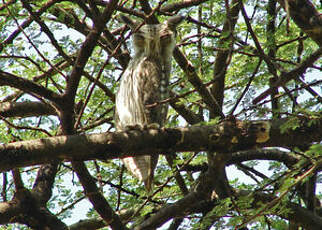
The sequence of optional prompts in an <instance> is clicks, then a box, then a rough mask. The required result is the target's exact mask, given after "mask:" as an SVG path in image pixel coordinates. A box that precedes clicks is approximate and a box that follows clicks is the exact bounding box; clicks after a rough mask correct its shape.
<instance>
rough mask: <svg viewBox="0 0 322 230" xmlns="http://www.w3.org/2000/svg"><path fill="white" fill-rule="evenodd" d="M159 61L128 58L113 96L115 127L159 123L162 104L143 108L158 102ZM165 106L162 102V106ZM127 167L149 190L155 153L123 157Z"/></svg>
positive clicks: (155, 159) (161, 119) (156, 159)
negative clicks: (127, 64)
mask: <svg viewBox="0 0 322 230" xmlns="http://www.w3.org/2000/svg"><path fill="white" fill-rule="evenodd" d="M160 74H162V71H161V63H158V62H156V61H155V60H151V59H148V58H143V60H141V61H132V62H130V64H129V67H128V68H127V70H126V71H125V73H124V75H123V77H122V80H121V85H120V89H119V91H118V93H117V95H116V110H115V122H116V127H117V129H118V130H124V129H125V128H126V126H133V125H142V126H144V125H147V124H151V123H158V124H160V125H163V123H164V120H165V116H164V112H162V111H164V109H162V108H163V107H162V106H160V105H159V106H154V107H147V106H146V105H151V104H153V103H155V102H158V101H160V99H161V95H160V84H161V80H160V79H161V76H160ZM163 106H165V105H163ZM123 162H124V164H125V166H126V167H127V169H128V170H129V171H130V172H131V173H132V174H133V175H134V176H136V177H137V178H138V179H140V180H141V181H143V182H144V184H145V187H146V189H147V191H150V189H151V185H152V181H153V177H154V169H155V167H156V165H157V162H158V155H153V156H138V157H127V158H124V159H123Z"/></svg>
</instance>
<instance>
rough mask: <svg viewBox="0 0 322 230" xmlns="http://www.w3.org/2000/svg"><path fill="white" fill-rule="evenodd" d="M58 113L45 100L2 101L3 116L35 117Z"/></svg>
mask: <svg viewBox="0 0 322 230" xmlns="http://www.w3.org/2000/svg"><path fill="white" fill-rule="evenodd" d="M45 115H56V111H55V109H54V108H52V107H51V106H49V105H48V104H45V103H43V102H35V101H23V102H4V103H0V116H2V117H33V116H45Z"/></svg>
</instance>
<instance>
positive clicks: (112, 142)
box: [0, 119, 322, 171]
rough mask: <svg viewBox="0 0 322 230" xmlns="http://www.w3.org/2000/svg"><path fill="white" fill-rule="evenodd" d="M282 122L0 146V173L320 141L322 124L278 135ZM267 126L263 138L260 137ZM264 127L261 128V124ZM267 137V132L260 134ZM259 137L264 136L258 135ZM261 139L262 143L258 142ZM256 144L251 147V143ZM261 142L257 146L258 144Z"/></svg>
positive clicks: (304, 125)
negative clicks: (60, 164) (42, 166)
mask: <svg viewBox="0 0 322 230" xmlns="http://www.w3.org/2000/svg"><path fill="white" fill-rule="evenodd" d="M285 122H287V120H285V119H280V120H278V121H273V122H265V123H263V122H261V123H259V122H238V124H234V123H232V122H227V121H225V122H223V123H220V124H218V125H211V126H192V127H189V128H162V129H145V130H139V129H131V130H128V131H125V132H114V133H113V132H107V133H102V134H90V135H71V136H57V137H50V138H44V139H38V140H31V141H21V142H15V143H9V144H3V145H0V155H1V161H0V171H5V170H9V169H12V168H14V167H24V166H30V165H36V164H43V163H48V162H50V161H52V160H57V159H59V160H64V161H70V160H72V159H74V160H90V159H104V160H106V159H114V158H123V157H127V156H138V155H145V154H170V153H173V152H177V151H178V152H182V151H205V150H209V151H218V152H222V153H227V152H236V151H240V150H245V149H250V148H253V147H254V146H255V145H257V146H266V147H268V146H271V147H272V146H279V147H281V146H284V147H294V146H297V145H298V144H305V143H311V142H319V141H321V140H322V136H321V132H320V130H321V129H322V122H321V119H320V120H316V122H312V120H310V122H312V123H313V125H312V126H308V123H309V122H306V123H302V124H301V127H298V128H297V129H295V130H290V131H289V132H285V133H281V132H280V126H281V125H283V124H284V123H285ZM267 123H271V129H270V133H269V136H268V135H267V138H268V139H267V138H266V139H265V138H263V135H262V134H265V133H266V132H267V130H261V129H262V128H265V127H266V128H267ZM262 124H264V125H262ZM266 134H267V133H266ZM264 136H265V135H264ZM265 140H267V141H266V142H264V141H265ZM256 142H257V143H256ZM258 142H263V143H258Z"/></svg>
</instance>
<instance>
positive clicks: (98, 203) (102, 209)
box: [72, 161, 127, 230]
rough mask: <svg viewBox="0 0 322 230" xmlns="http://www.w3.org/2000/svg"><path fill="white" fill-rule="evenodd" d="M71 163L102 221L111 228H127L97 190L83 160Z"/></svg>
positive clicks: (120, 229) (116, 229)
mask: <svg viewBox="0 0 322 230" xmlns="http://www.w3.org/2000/svg"><path fill="white" fill-rule="evenodd" d="M72 165H73V168H74V170H75V171H76V173H77V176H78V178H79V180H80V182H81V184H82V186H83V187H84V190H85V195H86V196H87V197H88V199H89V200H90V201H91V203H92V205H93V207H94V208H95V210H96V211H97V212H98V213H99V214H100V216H101V217H102V218H103V219H104V221H105V222H106V223H107V224H108V225H110V226H111V228H112V229H113V230H126V229H127V228H126V227H125V226H124V225H123V224H122V222H121V220H120V218H119V216H118V215H116V214H115V212H114V211H113V209H112V208H111V207H110V205H109V204H108V203H107V201H106V199H105V198H104V196H103V195H102V194H101V192H100V191H99V189H98V187H97V186H96V184H95V181H94V180H93V178H92V176H91V175H90V174H89V172H88V170H87V168H86V166H85V164H84V162H82V161H72Z"/></svg>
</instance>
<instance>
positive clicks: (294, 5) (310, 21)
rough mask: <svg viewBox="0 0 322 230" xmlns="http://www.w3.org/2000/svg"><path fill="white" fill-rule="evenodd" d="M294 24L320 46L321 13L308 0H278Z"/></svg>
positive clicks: (321, 35) (321, 30)
mask: <svg viewBox="0 0 322 230" xmlns="http://www.w3.org/2000/svg"><path fill="white" fill-rule="evenodd" d="M278 2H279V4H281V5H282V6H283V7H284V9H285V11H286V12H287V13H289V15H290V16H291V18H292V19H293V20H294V22H295V23H296V25H297V26H298V27H300V28H301V29H302V30H303V31H304V32H305V33H306V34H307V35H309V36H310V37H311V38H312V39H313V40H314V41H315V42H316V43H317V44H318V45H319V46H320V47H322V15H321V14H320V13H319V12H318V11H317V10H316V9H315V7H314V5H313V4H312V3H311V2H310V0H301V1H298V0H278Z"/></svg>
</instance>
